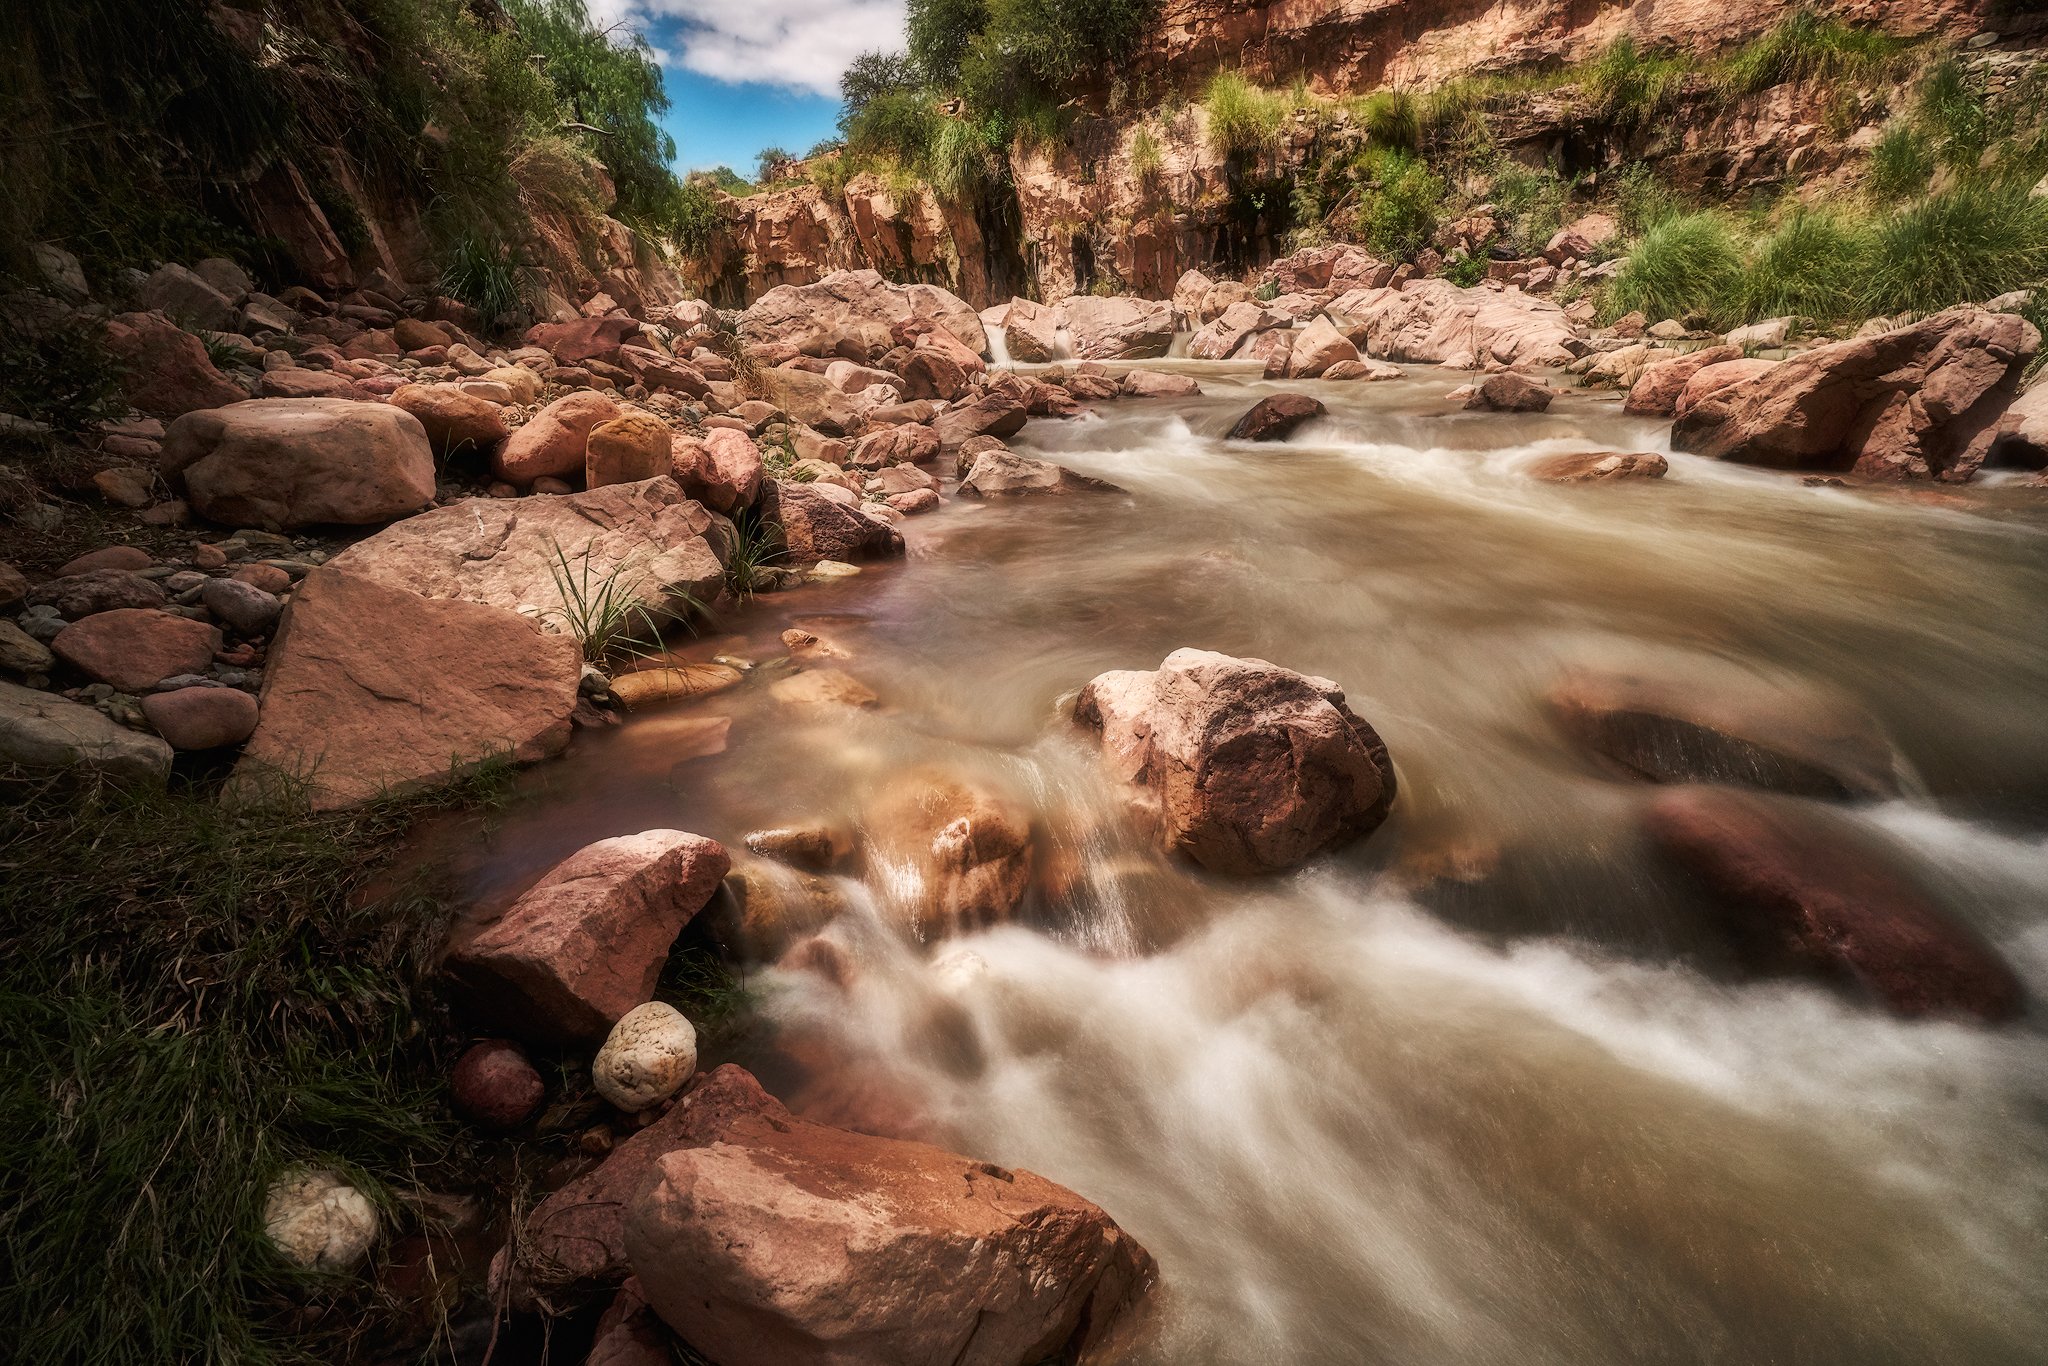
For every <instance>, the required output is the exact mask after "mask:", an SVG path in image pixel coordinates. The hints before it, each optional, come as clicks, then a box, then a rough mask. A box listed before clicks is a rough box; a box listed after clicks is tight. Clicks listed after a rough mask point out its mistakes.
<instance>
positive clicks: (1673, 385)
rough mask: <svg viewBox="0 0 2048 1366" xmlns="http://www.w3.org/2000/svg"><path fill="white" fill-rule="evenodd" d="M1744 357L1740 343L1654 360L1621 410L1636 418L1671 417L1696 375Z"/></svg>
mask: <svg viewBox="0 0 2048 1366" xmlns="http://www.w3.org/2000/svg"><path fill="white" fill-rule="evenodd" d="M1741 359H1742V348H1741V347H1739V346H1703V347H1701V348H1700V349H1699V350H1697V351H1688V352H1686V353H1685V354H1684V355H1680V356H1673V357H1672V358H1671V359H1669V360H1653V361H1651V362H1650V363H1649V364H1647V365H1645V366H1644V367H1643V369H1642V373H1641V374H1639V375H1637V376H1636V382H1635V383H1634V384H1632V385H1630V386H1629V391H1628V398H1627V400H1626V401H1625V402H1624V403H1623V404H1622V405H1621V410H1622V411H1623V412H1624V413H1628V414H1630V415H1631V416H1634V417H1670V416H1671V415H1672V414H1673V413H1675V412H1677V411H1678V396H1679V395H1680V394H1682V393H1684V392H1685V386H1686V382H1687V381H1688V380H1690V379H1691V378H1692V377H1693V376H1694V375H1696V374H1698V373H1699V372H1700V371H1702V370H1704V369H1706V368H1707V367H1708V366H1709V365H1719V364H1720V363H1721V362H1723V361H1731V360H1741Z"/></svg>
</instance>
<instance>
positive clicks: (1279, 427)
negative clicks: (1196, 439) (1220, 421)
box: [1224, 394, 1329, 441]
mask: <svg viewBox="0 0 2048 1366" xmlns="http://www.w3.org/2000/svg"><path fill="white" fill-rule="evenodd" d="M1328 411H1329V409H1327V408H1325V407H1324V406H1323V401H1322V400H1321V399H1319V398H1310V397H1309V396H1308V395H1307V394H1269V395H1267V396H1266V397H1265V398H1262V399H1260V400H1259V401H1258V402H1257V403H1254V404H1253V405H1252V406H1251V407H1250V408H1248V409H1246V410H1245V413H1244V416H1242V417H1240V418H1238V420H1237V421H1236V422H1235V423H1233V424H1231V428H1230V431H1229V432H1228V433H1226V434H1225V438H1224V439H1225V440H1228V441H1285V440H1286V439H1287V438H1288V436H1290V435H1291V434H1292V433H1293V431H1294V429H1295V428H1297V427H1299V426H1300V425H1301V424H1302V423H1304V422H1307V421H1308V420H1309V419H1310V418H1313V417H1321V416H1322V415H1323V414H1324V413H1326V412H1328Z"/></svg>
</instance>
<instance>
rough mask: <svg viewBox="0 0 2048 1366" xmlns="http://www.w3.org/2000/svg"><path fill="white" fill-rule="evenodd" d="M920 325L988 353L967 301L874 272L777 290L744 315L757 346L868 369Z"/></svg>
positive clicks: (745, 330) (743, 332) (744, 334)
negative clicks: (906, 328) (778, 346)
mask: <svg viewBox="0 0 2048 1366" xmlns="http://www.w3.org/2000/svg"><path fill="white" fill-rule="evenodd" d="M913 320H915V321H917V322H920V323H926V324H935V325H937V326H939V327H943V328H945V329H946V330H947V331H948V332H950V333H952V334H953V336H955V337H956V338H958V339H959V340H960V341H961V343H962V344H964V345H965V346H966V347H967V349H968V350H970V351H972V352H974V353H975V354H976V355H978V356H982V355H987V354H988V334H987V333H986V332H985V331H984V330H983V328H982V325H981V318H980V316H979V315H977V314H976V313H975V311H974V309H973V308H972V307H970V306H969V305H968V303H967V302H966V300H964V299H961V298H959V297H958V296H957V295H953V294H949V293H947V292H946V291H945V290H943V289H940V288H939V287H937V286H936V285H923V284H917V285H894V284H890V283H889V282H888V281H887V280H885V279H883V278H882V277H881V276H880V275H879V274H877V273H876V272H874V271H872V270H841V271H835V272H833V273H832V274H830V275H827V276H826V277H825V278H824V279H822V280H819V281H817V282H816V283H815V284H808V285H777V286H776V287H775V288H773V289H771V290H769V291H768V292H767V293H766V294H763V295H762V296H761V297H760V298H759V299H756V300H755V301H754V303H753V305H752V306H751V307H750V308H748V309H747V311H746V312H745V313H743V314H741V315H740V323H739V333H740V336H741V338H742V339H743V340H745V341H747V342H748V343H751V344H753V345H761V344H763V343H768V342H780V343H783V344H785V345H788V346H793V347H795V348H796V349H797V350H798V351H799V352H801V353H802V354H804V355H806V356H820V357H825V356H840V357H843V358H845V359H847V360H853V361H859V362H861V363H862V364H866V363H868V362H870V361H874V360H878V359H880V358H881V357H882V356H883V355H884V354H885V353H886V352H888V351H889V350H890V348H892V347H894V346H895V345H897V343H898V342H899V340H900V339H901V338H900V336H899V330H900V329H901V328H902V327H903V325H904V324H908V323H912V321H913ZM813 425H815V424H813Z"/></svg>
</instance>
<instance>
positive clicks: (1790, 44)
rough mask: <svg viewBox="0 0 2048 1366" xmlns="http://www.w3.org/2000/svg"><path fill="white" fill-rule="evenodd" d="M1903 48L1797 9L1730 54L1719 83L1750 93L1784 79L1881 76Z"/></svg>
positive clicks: (1880, 36)
mask: <svg viewBox="0 0 2048 1366" xmlns="http://www.w3.org/2000/svg"><path fill="white" fill-rule="evenodd" d="M1905 50H1906V45H1905V43H1903V42H1901V41H1900V40H1899V39H1897V38H1894V37H1892V36H1890V35H1889V34H1886V33H1881V32H1879V31H1877V30H1875V29H1864V28H1857V27H1855V26H1854V25H1852V24H1846V23H1843V22H1842V21H1841V20H1839V19H1833V18H1824V17H1822V16H1820V15H1818V14H1815V13H1814V12H1813V11H1812V10H1807V9H1799V10H1794V11H1793V12H1792V13H1791V14H1788V15H1786V16H1785V17H1784V18H1783V19H1781V20H1779V21H1778V22H1777V24H1775V25H1774V26H1772V28H1771V29H1770V30H1769V31H1768V32H1766V33H1765V34H1763V35H1762V36H1761V37H1759V38H1756V39H1754V40H1752V41H1750V42H1748V43H1745V44H1744V45H1743V46H1742V47H1740V48H1738V49H1737V50H1736V51H1735V52H1733V53H1732V54H1730V55H1729V56H1728V58H1727V59H1726V60H1725V61H1724V62H1723V63H1722V76H1723V83H1724V84H1725V85H1726V86H1727V87H1728V89H1729V90H1731V91H1732V92H1734V93H1736V94H1743V95H1748V94H1754V93H1756V92H1757V91H1760V90H1768V89H1770V88H1771V87H1772V86H1774V85H1783V84H1785V83H1786V82H1787V81H1805V80H1834V79H1838V78H1845V77H1873V76H1879V75H1883V74H1885V73H1886V72H1888V71H1890V70H1891V69H1892V68H1893V67H1895V66H1896V65H1897V63H1898V60H1899V57H1900V55H1901V54H1902V53H1903V52H1904V51H1905Z"/></svg>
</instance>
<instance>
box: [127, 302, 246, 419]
mask: <svg viewBox="0 0 2048 1366" xmlns="http://www.w3.org/2000/svg"><path fill="white" fill-rule="evenodd" d="M106 339H107V350H109V351H110V352H112V353H113V354H114V356H115V357H116V358H117V359H119V360H120V361H121V363H122V367H123V369H122V375H123V383H124V384H125V385H126V386H127V390H128V401H129V402H130V403H132V404H134V405H135V406H136V407H138V408H140V409H142V411H143V412H145V413H149V414H150V415H152V416H154V417H177V416H179V415H181V414H184V413H189V412H193V411H196V410H198V409H201V408H218V407H220V406H222V405H223V404H228V403H239V402H240V401H241V400H243V399H245V398H247V397H248V395H247V394H246V393H244V392H242V389H241V386H240V385H237V384H235V383H234V382H233V381H232V380H230V379H228V377H227V376H225V375H223V374H222V373H221V372H220V371H219V370H216V369H215V368H214V366H213V362H212V360H210V359H209V358H208V357H207V354H206V346H205V343H203V342H201V341H200V340H199V338H197V337H195V336H193V335H192V334H191V333H190V332H186V331H184V330H182V329H181V328H179V327H178V326H177V325H176V324H174V323H172V322H171V320H170V319H168V318H166V317H164V316H163V315H162V314H161V313H123V314H121V315H120V316H118V317H116V318H115V319H114V320H113V321H112V322H110V323H108V324H107V333H106Z"/></svg>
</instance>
